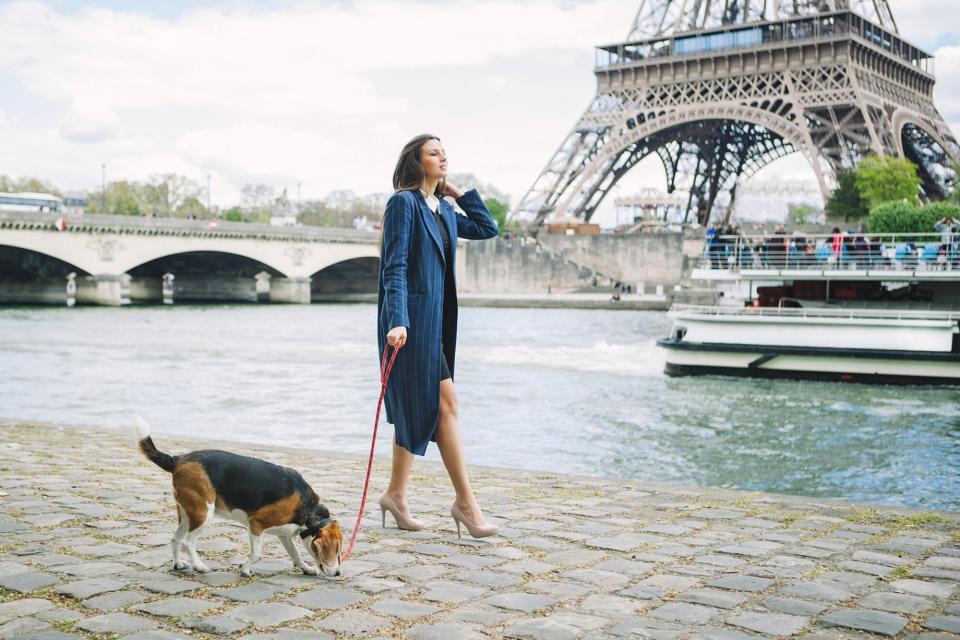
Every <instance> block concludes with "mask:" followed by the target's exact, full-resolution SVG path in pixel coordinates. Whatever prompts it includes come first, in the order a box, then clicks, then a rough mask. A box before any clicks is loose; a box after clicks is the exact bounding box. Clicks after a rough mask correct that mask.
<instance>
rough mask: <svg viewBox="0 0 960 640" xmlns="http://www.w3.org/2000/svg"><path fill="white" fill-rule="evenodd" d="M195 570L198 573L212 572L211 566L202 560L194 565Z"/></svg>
mask: <svg viewBox="0 0 960 640" xmlns="http://www.w3.org/2000/svg"><path fill="white" fill-rule="evenodd" d="M193 570H194V571H196V572H197V573H207V572H209V571H210V566H209V565H208V564H207V563H206V562H203V561H202V560H201V561H200V562H197V563H195V564H194V565H193Z"/></svg>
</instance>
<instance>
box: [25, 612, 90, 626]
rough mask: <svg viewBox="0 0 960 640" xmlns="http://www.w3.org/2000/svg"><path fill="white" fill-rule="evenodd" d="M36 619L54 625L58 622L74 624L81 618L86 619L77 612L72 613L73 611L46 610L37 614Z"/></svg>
mask: <svg viewBox="0 0 960 640" xmlns="http://www.w3.org/2000/svg"><path fill="white" fill-rule="evenodd" d="M36 617H37V618H39V619H40V620H45V621H46V622H52V623H54V624H56V623H58V622H74V621H76V620H80V619H81V618H86V616H85V615H84V614H82V613H80V612H79V611H74V610H73V609H47V610H46V611H41V612H39V613H37V615H36Z"/></svg>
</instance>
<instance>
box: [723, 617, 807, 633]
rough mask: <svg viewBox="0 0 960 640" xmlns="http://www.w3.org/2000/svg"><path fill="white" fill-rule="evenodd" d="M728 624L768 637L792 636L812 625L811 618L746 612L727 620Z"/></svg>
mask: <svg viewBox="0 0 960 640" xmlns="http://www.w3.org/2000/svg"><path fill="white" fill-rule="evenodd" d="M726 622H727V624H731V625H734V626H736V627H742V628H744V629H749V630H750V631H756V632H757V633H762V634H764V635H768V636H792V635H795V634H797V633H799V632H800V631H801V630H802V629H803V628H804V627H806V626H807V625H808V624H809V623H810V618H807V617H805V616H794V615H789V614H786V613H757V612H754V611H744V612H742V613H737V614H735V615H732V616H730V617H728V618H727V620H726Z"/></svg>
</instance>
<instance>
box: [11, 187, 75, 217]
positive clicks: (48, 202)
mask: <svg viewBox="0 0 960 640" xmlns="http://www.w3.org/2000/svg"><path fill="white" fill-rule="evenodd" d="M61 207H63V201H62V200H61V199H60V198H58V197H57V196H52V195H50V194H49V193H29V192H27V193H3V192H0V212H3V211H10V212H16V213H51V212H54V213H59V212H60V209H61Z"/></svg>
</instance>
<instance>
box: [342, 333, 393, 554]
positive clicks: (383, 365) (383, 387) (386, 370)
mask: <svg viewBox="0 0 960 640" xmlns="http://www.w3.org/2000/svg"><path fill="white" fill-rule="evenodd" d="M389 350H390V345H389V344H388V345H386V346H385V347H384V348H383V357H382V358H381V359H380V399H379V400H377V417H376V418H375V419H374V421H373V438H371V440H370V459H369V460H367V479H366V480H365V481H364V483H363V497H361V498H360V512H359V513H357V523H356V524H355V525H353V533H351V534H350V544H348V545H347V550H346V551H345V552H344V553H343V554H341V556H340V562H343V561H344V560H346V559H347V558H348V557H350V552H351V551H353V543H354V542H355V541H356V539H357V532H358V531H360V519H361V518H363V508H364V507H365V506H366V504H367V489H369V488H370V471H371V470H372V469H373V451H374V448H375V447H376V445H377V428H378V427H379V426H380V408H381V407H382V406H383V396H384V395H385V394H386V393H387V380H389V379H390V371H391V370H392V369H393V363H394V361H395V360H396V359H397V354H398V353H400V348H399V347H394V349H393V355H391V356H390V361H389V362H387V352H388V351H389Z"/></svg>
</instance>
